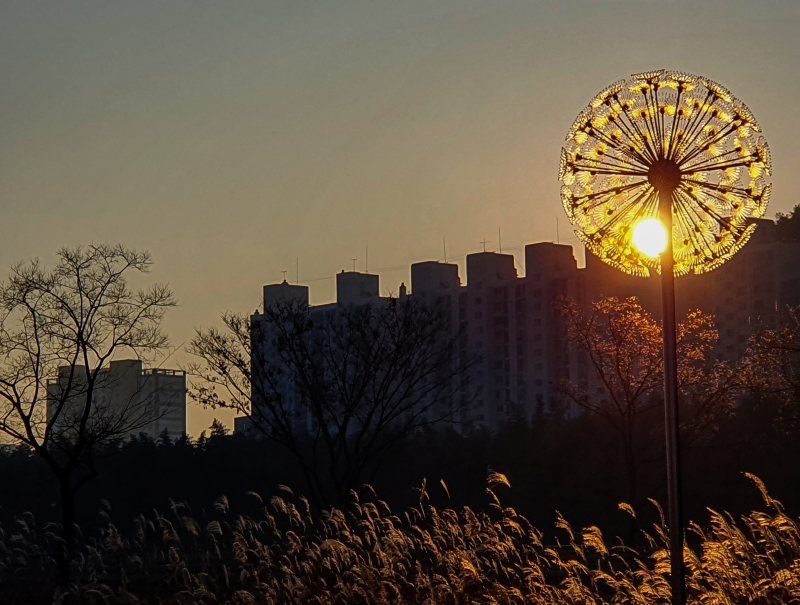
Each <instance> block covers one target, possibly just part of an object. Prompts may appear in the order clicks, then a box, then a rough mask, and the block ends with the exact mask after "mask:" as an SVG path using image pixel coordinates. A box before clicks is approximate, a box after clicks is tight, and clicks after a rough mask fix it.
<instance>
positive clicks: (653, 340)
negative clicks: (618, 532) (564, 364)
mask: <svg viewBox="0 0 800 605" xmlns="http://www.w3.org/2000/svg"><path fill="white" fill-rule="evenodd" d="M560 307H561V310H562V312H563V313H564V314H565V316H566V318H567V324H568V326H569V338H570V340H571V341H572V342H573V343H574V344H575V345H577V347H578V350H579V354H581V355H583V356H584V358H585V359H587V360H588V375H587V380H586V381H585V382H584V383H583V384H580V383H575V382H569V381H567V382H564V383H563V384H562V385H561V387H560V391H561V393H562V394H563V395H564V396H565V397H566V398H567V399H568V400H569V401H571V402H573V403H575V404H576V405H578V406H579V407H580V408H582V409H583V410H585V411H586V412H588V413H591V414H595V415H597V416H599V417H601V418H603V419H604V420H606V421H607V422H608V424H609V425H610V426H611V427H612V428H613V430H614V431H615V432H616V433H617V435H618V436H619V439H620V447H621V450H622V455H623V458H624V466H625V470H626V474H627V483H628V501H629V503H630V504H632V505H636V503H637V497H638V469H639V466H640V464H641V459H642V457H643V456H644V455H646V452H647V451H648V450H650V449H651V448H652V446H653V445H654V444H655V443H660V442H661V440H662V439H661V436H660V435H658V434H657V433H655V432H654V431H652V428H651V427H652V424H653V423H650V425H649V426H648V425H647V424H646V423H645V422H644V418H645V417H646V416H648V415H652V413H653V412H654V411H655V410H659V411H660V410H661V409H663V385H664V374H663V353H662V333H661V326H660V325H659V324H658V323H657V322H656V321H655V320H653V318H652V317H651V316H650V315H649V314H648V313H647V312H646V311H645V310H644V309H643V308H642V307H641V305H640V304H639V302H638V301H637V300H636V298H628V299H626V300H618V299H616V298H613V297H612V298H605V299H602V300H600V301H598V302H595V303H592V304H591V305H589V306H588V308H587V309H582V308H581V307H580V306H579V305H578V304H577V303H575V302H574V301H572V300H562V301H561V302H560ZM717 338H718V335H717V331H716V330H715V329H714V326H713V320H712V317H711V316H709V315H706V314H703V313H702V312H700V311H693V312H690V313H689V314H688V315H687V317H686V319H685V320H684V321H683V322H681V323H679V324H678V334H677V344H678V387H679V392H680V395H681V409H682V411H683V412H684V422H683V423H682V426H681V440H682V442H683V443H684V444H691V443H693V442H696V441H697V440H700V439H704V438H707V437H708V436H709V435H710V433H711V432H712V431H713V430H714V429H715V427H716V423H717V421H718V419H719V418H720V417H721V416H723V415H725V414H727V413H729V412H730V411H731V410H732V409H733V405H734V402H735V399H736V396H737V395H738V394H739V393H741V392H742V391H743V390H744V389H745V388H746V384H747V382H748V381H747V379H746V377H745V376H744V375H743V370H742V369H741V368H739V367H734V366H733V365H731V364H729V363H726V362H721V361H717V362H711V361H710V360H709V357H710V353H711V351H712V349H713V346H714V344H715V343H716V341H717ZM659 424H660V423H659Z"/></svg>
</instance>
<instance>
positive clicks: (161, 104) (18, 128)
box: [0, 0, 800, 435]
mask: <svg viewBox="0 0 800 605" xmlns="http://www.w3.org/2000/svg"><path fill="white" fill-rule="evenodd" d="M798 23H800V3H797V2H796V1H795V0H787V1H785V2H775V1H759V2H752V1H751V2H739V1H728V0H726V1H724V2H723V1H711V2H709V1H703V2H699V1H691V2H689V1H686V2H680V1H660V2H657V1H649V0H635V1H634V0H631V1H625V0H605V1H600V0H593V1H590V0H557V1H556V0H553V1H529V2H513V1H504V0H496V1H494V2H488V3H487V2H451V1H448V0H439V1H437V2H414V1H404V2H377V1H374V2H348V1H338V2H302V1H300V0H291V1H287V2H277V1H270V2H237V3H218V2H205V1H202V0H191V1H185V2H181V1H178V0H173V1H171V2H169V3H164V2H160V1H158V2H157V1H155V0H137V2H127V3H108V4H98V3H94V2H88V1H77V2H71V3H63V2H55V1H52V2H34V1H32V0H26V1H24V2H22V1H20V2H4V3H2V4H0V81H2V87H0V116H2V118H0V199H2V219H3V220H2V221H0V265H2V266H3V267H7V266H8V265H10V264H11V263H13V262H15V261H17V260H22V259H27V258H30V257H33V256H40V257H41V258H42V259H43V260H44V261H46V262H48V263H51V262H52V259H53V253H54V251H55V250H56V248H57V247H59V246H61V245H69V246H73V245H77V244H81V243H88V242H117V241H120V242H123V243H125V244H127V245H129V246H134V247H140V248H147V249H149V250H150V251H151V252H152V253H153V256H154V258H155V261H156V267H155V271H154V273H153V276H154V278H155V279H158V280H162V281H168V282H170V283H171V285H172V287H173V288H174V290H175V293H176V295H177V297H178V298H179V300H180V303H181V306H180V307H179V308H178V309H176V310H174V311H173V312H172V314H171V315H170V317H169V319H168V321H167V324H166V327H167V329H168V331H169V333H170V335H171V337H172V340H173V343H174V344H175V345H180V344H181V343H183V342H185V341H186V340H187V339H188V338H190V337H191V332H192V327H193V326H197V325H206V326H207V325H210V324H212V323H214V322H215V321H216V317H217V316H218V314H219V312H220V311H222V310H223V309H231V310H241V311H252V310H254V309H255V308H256V306H257V305H258V303H259V295H260V289H261V286H262V284H264V283H269V282H273V281H278V280H280V279H281V276H282V273H281V271H282V270H288V276H289V277H290V279H291V280H293V279H294V274H295V262H296V258H297V257H299V263H300V280H301V282H303V283H308V284H309V285H310V286H311V292H312V294H311V296H312V302H325V301H328V300H330V299H331V298H332V297H333V280H332V276H333V275H334V274H335V273H336V272H337V271H339V270H341V269H342V268H349V267H351V266H352V264H351V261H350V259H351V258H358V260H357V261H356V265H357V268H359V269H362V270H363V268H364V265H363V263H364V260H365V259H364V257H365V247H366V246H367V245H368V246H369V266H370V270H371V271H379V272H380V273H381V288H382V289H391V290H393V291H395V292H396V291H397V287H398V285H399V283H400V282H401V281H406V282H408V265H409V264H410V263H411V262H415V261H419V260H428V259H436V258H441V257H442V238H447V248H448V255H449V256H450V257H451V259H453V258H463V256H464V255H465V254H466V253H469V252H474V251H477V250H479V249H480V245H479V243H478V242H479V241H480V240H481V239H483V238H484V237H485V238H487V239H489V240H492V243H490V244H489V245H488V248H487V249H494V248H495V247H496V245H497V229H498V227H499V228H502V239H503V245H504V248H507V249H508V248H513V249H512V250H511V251H512V252H515V253H517V254H520V253H521V248H522V246H523V245H524V244H526V243H529V242H533V241H539V240H553V239H555V237H556V217H559V220H560V231H561V239H562V241H570V242H573V241H575V240H574V239H572V240H570V239H569V237H570V235H571V234H570V233H569V232H568V229H567V223H566V219H565V218H564V217H563V213H562V210H561V208H560V203H559V200H558V182H557V180H556V174H557V168H558V158H559V149H560V147H561V143H562V141H563V138H564V135H565V134H566V131H567V128H568V127H569V125H570V124H571V123H572V120H573V118H574V117H575V115H576V114H577V113H578V112H579V111H580V110H581V109H582V108H583V107H584V106H585V105H586V104H587V103H588V101H589V100H590V99H591V97H592V95H593V94H594V93H596V92H597V91H598V90H600V89H601V88H603V87H604V86H605V85H607V84H609V83H611V82H612V81H615V80H617V79H620V78H624V77H627V76H628V75H629V74H630V73H632V72H637V71H643V70H647V69H654V68H660V67H666V68H671V69H679V70H684V71H689V72H694V73H700V74H704V75H707V76H709V77H712V78H714V79H716V80H717V81H719V82H720V83H722V84H723V85H725V86H727V87H729V88H730V89H731V90H732V91H733V92H734V94H736V95H738V96H739V97H740V98H741V99H742V100H744V101H745V102H746V103H747V104H748V105H749V106H750V108H751V109H752V110H753V112H754V113H755V115H756V117H757V118H758V120H759V121H760V122H761V125H762V127H763V130H764V134H765V135H766V136H767V138H768V140H769V142H770V145H771V147H772V151H773V156H774V171H775V177H774V179H773V181H774V184H775V188H774V195H773V198H772V207H771V208H770V210H769V212H770V214H773V213H774V212H777V211H788V210H789V209H790V208H791V207H792V206H794V204H795V203H797V201H798V200H797V196H796V195H794V191H795V190H796V189H797V188H798V186H800V170H798V159H800V158H799V155H800V154H799V152H798V151H797V145H796V141H797V140H799V139H800V137H799V136H798V135H800V127H798V122H797V119H796V117H795V112H796V109H795V105H796V103H797V99H798V96H799V95H798V88H799V87H800V78H798V73H797V71H798V67H797V66H798V65H800V42H798V37H797V36H796V31H795V29H796V26H797V25H798ZM519 258H521V257H519ZM382 269H383V271H381V270H382ZM462 277H463V273H462ZM309 280H314V281H309ZM174 359H176V360H185V356H184V355H183V354H182V353H181V352H178V353H177V354H176V356H175V357H174ZM189 413H190V416H189V428H190V432H192V433H193V434H195V435H196V434H198V433H199V431H200V430H202V428H205V427H207V426H208V425H209V424H210V422H211V418H212V417H213V416H214V414H213V413H207V412H203V411H201V410H197V409H195V408H190V412H189ZM216 415H217V416H219V417H221V418H224V419H225V420H229V416H228V415H225V414H219V413H217V414H216Z"/></svg>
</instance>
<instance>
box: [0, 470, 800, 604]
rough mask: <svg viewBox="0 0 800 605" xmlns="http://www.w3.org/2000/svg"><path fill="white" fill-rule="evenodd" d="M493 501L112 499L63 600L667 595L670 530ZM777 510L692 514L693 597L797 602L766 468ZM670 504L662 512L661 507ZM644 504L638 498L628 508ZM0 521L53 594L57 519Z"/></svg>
mask: <svg viewBox="0 0 800 605" xmlns="http://www.w3.org/2000/svg"><path fill="white" fill-rule="evenodd" d="M488 479H489V486H488V489H487V490H486V493H487V495H488V496H489V497H490V499H491V503H490V504H489V505H488V506H487V507H486V508H485V509H484V510H483V511H481V512H477V511H474V510H473V509H471V508H469V507H464V508H461V509H458V510H456V509H453V508H438V507H436V506H434V505H433V504H431V501H430V498H429V494H428V492H427V491H426V489H425V486H424V485H423V486H422V487H421V488H419V489H418V490H416V492H417V498H418V501H417V503H416V504H415V506H413V507H410V508H408V509H407V510H405V511H403V512H402V513H400V514H396V513H393V512H392V510H391V509H390V507H389V505H388V504H386V503H385V502H384V501H382V500H379V499H378V497H377V495H376V494H375V492H374V491H373V490H371V489H370V488H368V487H367V488H365V490H364V492H363V493H362V494H361V495H360V496H358V495H356V494H353V500H352V503H351V504H350V506H349V507H348V510H347V511H340V510H337V509H332V510H330V511H326V512H324V513H323V514H319V515H315V514H313V513H312V512H311V510H310V507H309V505H308V501H307V500H305V498H303V497H296V496H294V494H292V492H291V491H290V490H289V489H288V488H286V487H284V488H283V492H284V493H283V494H282V495H280V496H277V495H276V496H273V497H272V498H271V499H269V501H267V502H265V501H264V500H263V499H262V497H261V496H260V495H258V494H256V493H253V492H251V493H250V494H249V497H250V498H251V499H252V500H253V501H254V502H256V503H257V505H258V507H259V509H260V510H259V512H258V513H257V514H255V515H252V516H244V515H238V514H236V513H234V512H232V511H231V510H230V509H229V502H228V500H227V499H226V498H224V497H220V498H218V499H217V500H216V502H215V503H214V506H213V508H212V509H210V510H208V511H193V510H192V508H191V507H190V506H189V505H188V504H185V503H180V502H171V503H170V504H169V507H168V508H167V509H165V510H164V511H163V512H158V511H153V512H152V513H151V514H148V515H139V516H137V517H136V518H135V519H134V530H133V531H131V532H130V533H127V534H126V533H121V532H120V531H119V530H118V529H117V528H116V527H115V525H114V524H113V522H112V521H111V518H110V517H109V516H108V515H107V514H105V513H103V515H102V517H103V523H102V525H101V527H99V528H98V531H97V535H96V536H95V537H91V538H88V537H87V538H86V539H84V540H83V543H82V545H81V546H80V547H79V548H77V549H76V550H75V552H76V557H75V560H74V562H73V568H74V569H73V575H74V577H75V578H76V580H75V582H74V584H73V585H72V586H71V587H69V588H68V589H67V590H66V591H63V592H62V591H60V590H59V591H57V592H56V594H55V599H56V601H57V602H62V603H78V602H81V603H83V602H88V603H138V602H168V603H348V604H349V603H542V604H544V603H548V604H559V603H564V604H567V603H569V604H574V603H598V604H599V603H668V602H669V584H668V580H667V578H666V577H665V574H666V573H667V571H668V569H669V561H668V551H667V544H668V541H667V533H666V532H667V528H666V527H665V526H664V525H663V521H662V522H661V523H659V524H657V525H655V526H653V527H650V528H649V529H648V530H646V531H643V532H642V535H643V536H644V537H645V539H646V541H647V545H646V546H645V548H644V549H642V550H641V551H640V552H636V551H634V550H632V549H629V548H627V547H625V546H624V545H622V544H621V543H618V542H616V541H614V540H607V539H605V538H604V536H603V533H602V532H601V530H600V529H599V528H597V527H587V528H584V529H583V530H580V531H577V530H575V529H573V528H572V527H571V526H570V524H569V523H568V522H567V521H566V520H565V519H564V518H562V517H561V516H558V517H557V519H556V522H555V528H556V537H554V538H553V539H552V540H550V541H548V540H547V539H546V538H545V536H544V535H543V534H542V532H541V531H539V530H538V529H537V528H536V527H535V526H533V525H532V524H531V523H530V522H529V521H528V520H527V519H526V518H525V517H524V516H522V515H519V514H518V513H517V512H516V511H515V510H514V509H513V508H510V507H507V506H504V504H502V503H501V500H500V499H499V497H498V496H497V494H496V491H497V489H498V488H500V487H501V486H506V487H507V486H508V482H507V480H506V478H505V477H504V476H503V475H500V474H497V473H490V474H489V477H488ZM751 479H753V481H754V482H755V484H756V486H757V487H758V488H759V489H760V490H761V493H762V496H763V498H764V505H765V507H766V509H767V511H768V512H753V513H750V514H749V515H747V516H746V517H744V518H743V519H741V520H740V521H739V522H738V523H737V522H736V521H734V520H733V519H732V518H731V517H730V516H729V515H725V514H719V513H717V512H714V511H710V513H709V515H710V517H709V520H708V523H707V524H708V528H707V529H705V530H704V529H701V528H700V527H699V526H697V525H692V527H691V528H690V530H689V531H690V532H691V533H692V534H694V537H695V542H696V546H695V547H694V548H689V549H687V550H686V551H685V553H684V559H685V562H686V565H687V570H688V573H687V577H688V592H689V595H690V597H689V598H690V602H695V603H699V602H704V603H764V604H766V603H793V602H797V599H798V598H800V569H798V566H797V564H796V561H797V559H798V558H800V526H799V525H798V524H797V522H795V521H794V520H792V519H791V518H789V517H787V516H786V515H785V514H784V512H783V509H782V507H781V504H780V503H779V502H777V501H775V500H773V499H772V498H771V497H770V496H769V495H768V494H767V493H766V490H764V488H763V485H762V484H761V482H760V481H759V480H758V479H756V478H754V477H751ZM659 512H660V511H659ZM628 514H631V515H633V514H634V511H632V510H629V511H628ZM15 525H16V527H15V530H16V532H15V533H14V534H13V535H9V534H7V533H2V534H0V566H1V567H0V568H1V569H2V573H3V579H4V586H3V589H4V595H5V596H4V601H5V602H36V601H41V602H47V600H48V599H49V591H48V590H47V589H46V588H44V585H43V583H42V579H43V577H45V576H47V575H48V573H54V571H55V570H54V565H53V561H52V559H50V557H48V556H47V555H46V554H45V553H46V552H47V551H48V550H50V547H51V545H50V544H49V542H50V541H51V540H52V536H53V534H52V532H51V531H50V529H48V527H47V526H45V527H43V528H41V529H39V528H37V526H36V522H35V520H34V517H33V516H32V515H30V514H26V515H24V516H23V517H22V518H20V519H18V520H17V522H16V524H15Z"/></svg>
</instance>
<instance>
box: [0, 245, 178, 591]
mask: <svg viewBox="0 0 800 605" xmlns="http://www.w3.org/2000/svg"><path fill="white" fill-rule="evenodd" d="M57 258H58V260H57V263H56V265H55V267H54V268H53V269H52V270H46V269H45V268H44V267H43V266H42V264H41V263H40V262H39V261H38V260H32V261H30V262H28V263H20V264H17V265H14V266H13V267H12V268H11V272H10V275H9V277H8V279H7V280H6V281H5V282H3V283H2V284H0V431H2V432H3V433H5V435H6V436H7V437H10V438H11V439H13V440H14V441H16V442H17V443H19V444H22V445H24V446H27V447H29V448H31V449H32V450H33V451H34V452H35V453H36V454H37V455H38V456H39V457H41V459H42V460H43V461H44V462H45V464H46V465H47V467H48V468H49V469H50V471H51V473H52V475H53V477H54V478H55V480H56V482H57V483H58V487H59V497H60V503H61V520H62V529H61V536H60V537H61V542H60V545H59V547H58V548H57V551H56V561H57V566H58V573H59V582H60V583H61V585H66V584H68V583H69V581H70V563H71V553H72V548H73V539H74V520H75V495H76V493H77V492H78V491H79V490H80V489H81V487H83V486H84V485H85V484H86V483H87V482H88V481H90V480H91V479H93V478H94V477H96V476H97V474H98V471H97V467H96V464H95V462H96V458H97V456H98V454H99V453H100V452H101V451H102V450H103V448H104V447H105V446H107V445H110V444H112V443H113V442H115V441H118V440H120V439H121V438H123V437H124V436H126V435H127V434H130V433H131V432H135V431H137V430H140V429H141V428H143V427H144V426H146V425H147V424H149V423H150V422H152V421H153V420H154V418H156V417H157V415H158V414H159V413H160V411H159V410H157V409H154V408H153V406H152V405H148V404H147V403H146V402H142V401H139V400H129V401H123V402H119V401H113V402H112V401H111V400H110V399H109V397H108V393H109V389H113V387H114V385H113V384H110V383H109V381H108V380H107V379H106V376H107V375H108V372H107V371H105V370H104V366H105V365H106V364H107V363H108V362H109V361H110V360H111V359H112V357H113V355H114V354H115V353H117V352H118V351H120V350H127V351H129V352H132V353H133V354H134V355H136V356H137V357H139V358H147V357H149V356H153V355H156V354H158V353H159V352H161V351H163V350H164V349H165V348H166V347H167V344H168V341H167V337H166V336H165V335H164V334H163V333H162V331H161V327H160V325H161V320H162V318H163V317H164V314H165V312H166V311H167V309H169V308H170V307H173V306H174V305H175V300H174V298H173V296H172V293H171V292H170V290H169V288H168V287H167V286H165V285H160V284H155V285H152V286H151V287H149V288H146V289H142V290H138V291H133V290H131V288H130V287H129V286H128V281H127V276H128V274H130V273H134V274H136V273H147V272H148V270H149V268H150V266H151V264H152V262H151V259H150V256H149V254H148V253H147V252H141V251H135V250H131V249H128V248H125V247H124V246H122V245H116V246H108V245H91V246H88V247H86V248H81V247H78V248H74V249H67V248H62V249H61V250H60V251H59V252H58V256H57Z"/></svg>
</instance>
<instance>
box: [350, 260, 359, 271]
mask: <svg viewBox="0 0 800 605" xmlns="http://www.w3.org/2000/svg"><path fill="white" fill-rule="evenodd" d="M350 260H351V261H353V273H355V272H356V261H357V260H358V259H357V258H351V259H350Z"/></svg>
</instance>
